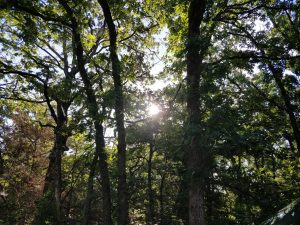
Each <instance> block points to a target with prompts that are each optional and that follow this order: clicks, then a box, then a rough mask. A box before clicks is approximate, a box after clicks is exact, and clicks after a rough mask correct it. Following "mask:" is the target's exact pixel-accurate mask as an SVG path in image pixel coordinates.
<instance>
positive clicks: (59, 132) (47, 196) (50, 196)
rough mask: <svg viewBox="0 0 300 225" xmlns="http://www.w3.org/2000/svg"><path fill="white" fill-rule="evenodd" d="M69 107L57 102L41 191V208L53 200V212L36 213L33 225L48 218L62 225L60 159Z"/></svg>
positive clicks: (65, 146)
mask: <svg viewBox="0 0 300 225" xmlns="http://www.w3.org/2000/svg"><path fill="white" fill-rule="evenodd" d="M69 106H70V104H69V103H63V102H60V101H57V110H56V112H57V113H56V117H55V118H56V124H57V125H56V128H55V132H54V133H55V139H54V146H53V149H52V151H51V153H50V155H49V166H48V169H47V173H46V178H45V184H44V189H43V198H44V201H45V202H46V204H45V205H43V207H46V206H47V202H48V204H53V202H52V201H53V200H54V208H55V212H49V214H45V213H42V212H41V211H40V212H37V218H36V219H35V224H43V222H44V221H45V220H49V218H53V220H54V221H51V222H52V223H53V224H55V225H61V224H63V215H62V211H61V188H62V187H61V184H62V180H61V157H62V153H63V152H64V151H65V150H66V149H67V140H68V138H69V136H70V135H69V134H68V132H66V131H65V129H66V126H67V113H66V112H67V111H68V108H69ZM42 210H44V209H42ZM48 217H49V218H48Z"/></svg>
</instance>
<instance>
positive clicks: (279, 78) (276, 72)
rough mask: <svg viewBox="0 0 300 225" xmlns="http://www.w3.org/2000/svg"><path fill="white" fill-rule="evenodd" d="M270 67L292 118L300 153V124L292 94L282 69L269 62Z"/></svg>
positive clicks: (287, 111) (291, 121)
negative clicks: (299, 124) (292, 102)
mask: <svg viewBox="0 0 300 225" xmlns="http://www.w3.org/2000/svg"><path fill="white" fill-rule="evenodd" d="M268 67H269V69H270V71H271V73H272V75H273V77H274V80H275V82H276V84H277V87H278V88H279V91H280V94H281V97H282V99H283V101H284V105H285V110H286V113H287V114H288V117H289V120H290V124H291V127H292V130H293V134H294V137H295V140H296V144H297V149H298V154H299V151H300V131H299V126H298V123H297V119H296V116H295V114H294V110H293V106H292V104H291V99H290V96H289V94H288V92H287V90H286V89H285V87H284V85H283V83H282V71H281V70H278V69H275V67H274V66H273V65H272V64H271V63H269V64H268Z"/></svg>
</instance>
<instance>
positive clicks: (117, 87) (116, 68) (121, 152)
mask: <svg viewBox="0 0 300 225" xmlns="http://www.w3.org/2000/svg"><path fill="white" fill-rule="evenodd" d="M98 2H99V4H100V6H101V8H102V10H103V14H104V17H105V21H106V24H107V26H108V31H109V41H110V47H109V50H110V60H111V64H112V77H113V81H114V92H115V113H116V127H117V132H118V145H117V148H118V209H117V217H118V225H126V224H128V223H129V217H128V210H129V206H128V194H127V183H126V132H125V125H124V100H123V85H122V79H121V64H120V61H119V58H118V55H117V32H116V27H115V25H114V22H113V18H112V15H111V11H110V7H109V5H108V3H107V1H106V0H98Z"/></svg>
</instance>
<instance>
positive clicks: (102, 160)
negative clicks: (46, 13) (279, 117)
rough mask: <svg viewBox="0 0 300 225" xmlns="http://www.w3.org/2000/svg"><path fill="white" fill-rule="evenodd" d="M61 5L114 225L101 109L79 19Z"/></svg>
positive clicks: (107, 221)
mask: <svg viewBox="0 0 300 225" xmlns="http://www.w3.org/2000/svg"><path fill="white" fill-rule="evenodd" d="M59 3H60V4H61V5H62V6H63V7H64V9H65V11H66V12H67V14H68V17H69V19H70V21H71V28H72V34H73V38H74V42H75V44H74V48H75V49H74V53H75V55H76V60H77V66H78V70H79V73H80V76H81V79H82V81H83V83H84V89H85V93H86V96H87V104H88V112H89V115H90V117H91V119H92V121H93V123H94V127H95V131H96V134H95V143H96V152H97V154H98V156H99V167H100V175H101V182H102V186H101V189H102V194H103V206H102V213H103V224H104V225H112V216H111V210H112V204H111V193H110V180H109V172H108V164H107V155H106V152H105V140H104V133H103V132H104V130H103V126H102V121H101V116H100V113H99V107H98V103H97V100H96V95H95V92H94V90H93V88H92V84H91V81H90V78H89V76H88V73H87V71H86V69H85V60H84V55H83V52H84V51H83V45H82V41H81V37H80V31H79V27H78V23H77V19H76V17H75V15H74V11H73V10H72V9H71V8H70V6H69V5H68V4H67V2H66V1H65V0H59Z"/></svg>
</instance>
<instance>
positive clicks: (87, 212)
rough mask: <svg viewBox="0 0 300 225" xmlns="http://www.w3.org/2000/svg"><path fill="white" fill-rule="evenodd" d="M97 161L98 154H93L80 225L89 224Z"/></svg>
mask: <svg viewBox="0 0 300 225" xmlns="http://www.w3.org/2000/svg"><path fill="white" fill-rule="evenodd" d="M97 161H98V154H97V153H96V152H95V155H94V157H93V161H92V163H91V167H90V173H89V179H88V184H87V193H86V198H85V203H84V209H83V219H82V225H88V224H89V218H90V212H91V203H92V199H93V192H94V178H95V171H96V165H97Z"/></svg>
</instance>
